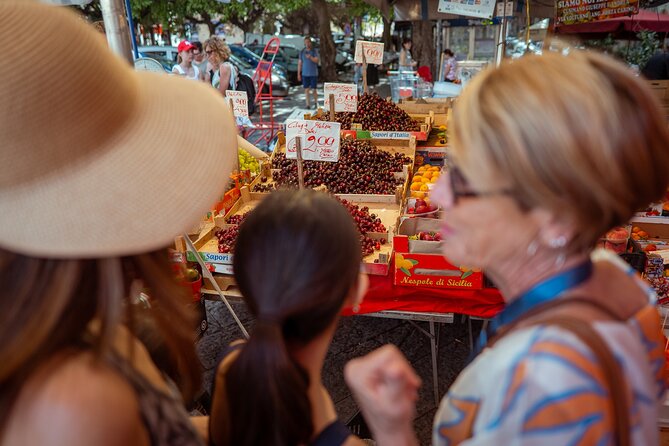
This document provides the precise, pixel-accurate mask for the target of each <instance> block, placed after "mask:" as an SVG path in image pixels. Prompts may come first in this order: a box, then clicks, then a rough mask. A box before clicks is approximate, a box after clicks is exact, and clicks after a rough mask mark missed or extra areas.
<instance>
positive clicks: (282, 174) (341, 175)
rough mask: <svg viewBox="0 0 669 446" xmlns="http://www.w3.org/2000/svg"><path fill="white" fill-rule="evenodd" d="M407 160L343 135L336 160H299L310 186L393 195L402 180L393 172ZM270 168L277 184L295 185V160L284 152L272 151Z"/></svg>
mask: <svg viewBox="0 0 669 446" xmlns="http://www.w3.org/2000/svg"><path fill="white" fill-rule="evenodd" d="M410 163H411V159H410V158H409V157H406V156H404V155H402V154H400V153H394V154H391V153H388V152H384V151H383V150H379V149H377V148H376V147H374V146H373V145H372V144H371V143H369V142H368V141H362V140H354V139H343V140H342V141H341V148H340V151H339V162H336V163H329V162H323V161H305V162H304V163H303V175H304V185H305V187H312V188H313V187H318V186H321V185H324V186H326V187H327V189H328V191H330V192H332V193H335V194H382V195H393V194H394V193H395V190H396V188H397V185H399V184H401V183H402V179H399V178H396V177H395V174H394V173H395V172H401V171H402V168H403V166H404V165H405V164H410ZM272 168H273V169H275V171H274V173H273V174H272V177H273V178H274V181H275V182H276V184H277V186H278V187H282V186H285V187H298V181H297V161H295V160H290V159H287V158H286V155H285V154H284V153H275V154H274V160H273V161H272ZM254 190H255V189H254Z"/></svg>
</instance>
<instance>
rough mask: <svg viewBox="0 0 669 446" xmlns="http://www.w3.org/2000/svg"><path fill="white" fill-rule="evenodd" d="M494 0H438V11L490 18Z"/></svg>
mask: <svg viewBox="0 0 669 446" xmlns="http://www.w3.org/2000/svg"><path fill="white" fill-rule="evenodd" d="M496 3H497V2H496V1H495V0H439V6H438V7H437V11H438V12H442V13H444V14H456V15H464V16H468V17H479V18H482V19H492V15H493V12H494V11H495V4H496Z"/></svg>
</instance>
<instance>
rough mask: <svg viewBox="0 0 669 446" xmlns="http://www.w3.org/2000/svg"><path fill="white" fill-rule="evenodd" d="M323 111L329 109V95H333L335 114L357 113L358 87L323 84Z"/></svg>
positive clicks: (353, 85) (330, 83)
mask: <svg viewBox="0 0 669 446" xmlns="http://www.w3.org/2000/svg"><path fill="white" fill-rule="evenodd" d="M324 88H325V109H326V110H327V109H329V108H330V95H331V94H333V95H334V101H335V111H336V112H352V113H355V112H357V111H358V87H357V86H356V85H355V84H338V83H335V82H326V83H325V86H324Z"/></svg>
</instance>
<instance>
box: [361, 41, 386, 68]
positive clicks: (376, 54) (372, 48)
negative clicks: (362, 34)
mask: <svg viewBox="0 0 669 446" xmlns="http://www.w3.org/2000/svg"><path fill="white" fill-rule="evenodd" d="M363 54H364V55H365V57H364V60H363V57H362V55H363ZM355 62H356V63H364V62H367V63H368V64H375V65H380V64H382V63H383V43H382V42H367V41H365V40H358V41H356V43H355Z"/></svg>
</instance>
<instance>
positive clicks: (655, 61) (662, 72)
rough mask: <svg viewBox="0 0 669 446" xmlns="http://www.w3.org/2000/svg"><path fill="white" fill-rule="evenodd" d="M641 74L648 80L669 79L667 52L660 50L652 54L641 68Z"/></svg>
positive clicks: (668, 53)
mask: <svg viewBox="0 0 669 446" xmlns="http://www.w3.org/2000/svg"><path fill="white" fill-rule="evenodd" d="M641 74H642V75H643V76H644V77H645V78H646V79H648V80H650V81H659V80H667V79H669V52H667V51H660V52H657V53H655V54H653V55H652V56H651V58H650V59H648V62H646V65H645V66H644V67H643V68H642V69H641Z"/></svg>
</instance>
